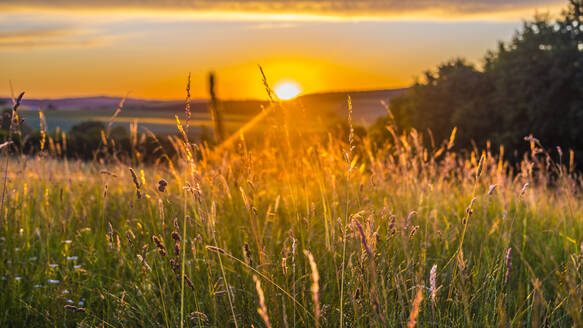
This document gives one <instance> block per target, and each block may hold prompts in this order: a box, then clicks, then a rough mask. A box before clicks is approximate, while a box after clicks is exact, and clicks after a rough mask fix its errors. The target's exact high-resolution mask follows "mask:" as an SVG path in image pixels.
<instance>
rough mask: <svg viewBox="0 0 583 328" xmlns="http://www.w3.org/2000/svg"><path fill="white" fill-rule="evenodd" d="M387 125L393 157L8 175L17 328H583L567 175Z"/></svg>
mask: <svg viewBox="0 0 583 328" xmlns="http://www.w3.org/2000/svg"><path fill="white" fill-rule="evenodd" d="M354 110H358V109H357V108H355V109H354ZM178 122H180V120H178ZM179 124H180V123H179ZM387 128H388V129H389V130H390V131H392V133H393V138H392V140H390V141H389V142H387V143H386V144H385V145H384V146H382V147H376V146H373V144H372V143H371V141H370V140H369V139H367V138H366V137H365V138H359V137H358V136H355V135H354V134H350V135H351V139H350V140H344V139H337V138H335V137H334V136H327V137H322V136H315V135H308V134H302V135H301V136H299V135H293V130H292V131H290V133H291V134H292V135H291V136H290V138H291V139H289V140H290V143H291V147H289V145H288V144H287V143H288V142H287V141H285V140H286V139H287V136H288V134H287V133H286V132H284V131H275V133H273V131H266V132H265V134H266V138H272V139H271V140H270V142H265V146H262V145H256V146H254V147H248V145H247V144H246V142H245V139H244V138H239V141H238V142H234V143H233V146H231V147H227V148H224V147H218V148H216V149H209V148H207V147H205V146H204V145H192V144H190V143H189V141H188V139H187V138H184V140H182V139H180V138H173V144H174V145H175V147H176V150H177V153H178V154H179V156H178V158H174V159H172V160H166V161H164V162H161V163H164V164H159V165H152V166H146V165H144V164H143V163H141V162H139V161H138V162H134V163H133V164H132V165H133V166H132V168H131V169H130V168H129V167H128V166H127V165H126V164H124V163H120V162H116V161H103V162H80V161H73V160H61V161H58V160H53V159H51V157H50V156H42V157H40V156H39V157H25V156H21V157H20V158H18V159H9V160H8V162H9V164H10V166H9V167H10V168H11V169H10V170H9V171H8V172H7V174H6V193H5V197H3V198H4V207H3V213H2V217H4V218H5V220H4V222H3V224H2V226H1V227H0V259H1V261H0V279H1V280H0V291H1V292H0V326H2V327H5V326H6V327H13V326H74V325H80V326H111V327H135V326H162V327H177V326H187V327H192V326H234V327H235V326H241V327H249V326H251V325H253V326H255V327H265V326H269V325H271V326H273V327H315V326H318V325H319V326H322V327H335V326H342V325H343V326H351V327H371V326H372V327H402V326H409V327H412V326H420V327H423V326H434V327H466V326H476V327H481V326H494V325H500V326H526V327H539V326H581V325H583V320H582V317H581V306H582V305H583V304H582V301H581V298H580V291H581V288H582V287H583V285H582V282H581V279H582V276H581V274H582V268H581V264H582V263H583V244H582V241H583V229H582V228H581V227H582V226H581V224H580V221H581V218H582V214H583V205H582V204H583V202H582V200H583V199H582V197H581V194H580V189H579V188H580V185H581V182H582V181H581V179H580V177H578V176H577V175H576V173H575V172H576V171H574V170H572V168H571V167H569V164H568V161H566V162H567V164H566V165H565V164H563V161H562V160H561V161H557V162H554V161H553V159H552V158H553V157H556V154H555V153H556V152H555V151H552V153H551V152H550V151H547V150H545V149H544V148H543V147H542V145H541V144H540V142H539V141H538V140H532V139H529V140H527V141H526V142H529V143H530V144H531V147H532V148H531V149H532V151H531V152H529V153H527V154H525V156H524V160H523V161H522V162H521V163H520V164H519V165H517V166H511V165H509V164H508V163H507V162H505V161H504V160H503V159H502V158H499V157H497V155H496V153H500V152H499V151H496V152H495V151H494V150H493V149H490V147H489V146H488V145H487V146H486V147H485V148H484V149H475V150H474V151H472V152H468V153H467V154H460V153H454V152H451V150H450V149H451V148H452V147H451V146H452V143H453V142H454V135H455V133H453V134H452V138H451V139H450V140H445V141H444V142H443V143H442V144H440V145H439V146H438V147H436V148H435V149H432V148H427V147H426V146H425V143H424V142H423V140H422V137H421V135H420V134H419V133H417V132H416V131H410V132H407V133H399V132H398V130H397V128H396V127H395V126H388V127H387ZM136 140H137V142H140V141H139V140H141V138H136ZM281 140H284V141H281ZM347 150H349V153H348V156H347ZM347 158H348V161H347ZM347 163H348V164H347ZM347 165H348V169H347ZM103 172H107V173H103ZM161 181H164V183H161ZM527 184H528V185H527ZM162 185H163V187H161V186H162ZM525 186H528V187H525ZM104 190H106V193H104ZM105 200H107V201H105ZM178 218H180V219H178ZM171 222H175V226H174V228H172V224H171ZM179 222H181V226H180V225H179V224H178V223H179ZM301 254H306V256H301ZM258 309H259V311H258Z"/></svg>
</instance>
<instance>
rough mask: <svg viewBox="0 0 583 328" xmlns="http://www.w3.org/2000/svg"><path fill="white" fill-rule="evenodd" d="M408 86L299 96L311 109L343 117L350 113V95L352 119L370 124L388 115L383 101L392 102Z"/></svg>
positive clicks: (306, 106)
mask: <svg viewBox="0 0 583 328" xmlns="http://www.w3.org/2000/svg"><path fill="white" fill-rule="evenodd" d="M406 90H407V88H399V89H384V90H368V91H339V92H325V93H313V94H308V95H304V96H300V97H298V98H297V100H298V101H301V103H302V105H303V106H304V107H305V108H306V109H307V110H308V111H310V109H312V108H317V112H318V113H323V114H327V113H329V114H332V113H334V114H337V115H339V116H342V117H346V116H347V115H348V105H347V98H348V96H350V97H351V99H352V119H353V121H354V122H355V123H357V124H360V123H364V124H370V123H373V122H374V121H375V120H376V119H377V118H379V117H381V116H385V115H387V110H386V108H385V107H384V106H383V104H382V103H381V101H384V102H386V103H387V104H390V100H391V98H394V97H396V96H398V95H400V94H402V93H403V92H405V91H406Z"/></svg>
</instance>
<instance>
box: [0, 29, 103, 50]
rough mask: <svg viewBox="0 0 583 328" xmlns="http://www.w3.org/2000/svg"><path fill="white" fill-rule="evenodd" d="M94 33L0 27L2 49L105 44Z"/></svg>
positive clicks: (77, 30)
mask: <svg viewBox="0 0 583 328" xmlns="http://www.w3.org/2000/svg"><path fill="white" fill-rule="evenodd" d="M105 41H106V39H105V38H104V37H101V36H98V35H95V34H94V31H91V30H85V29H81V28H75V27H71V26H69V27H64V26H43V27H27V28H20V29H19V28H10V27H8V28H7V27H6V26H0V49H25V48H47V47H91V46H98V45H101V44H103V43H105Z"/></svg>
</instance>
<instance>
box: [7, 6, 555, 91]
mask: <svg viewBox="0 0 583 328" xmlns="http://www.w3.org/2000/svg"><path fill="white" fill-rule="evenodd" d="M359 2H361V5H360V6H354V5H353V3H352V2H345V1H335V2H329V4H331V5H330V7H329V8H328V7H322V6H320V7H317V6H315V5H313V4H314V3H319V4H322V3H323V4H326V3H328V2H314V1H304V2H302V3H304V6H303V7H299V5H296V6H292V5H289V4H288V2H283V5H281V6H279V7H277V6H275V7H273V6H271V5H270V6H271V7H269V6H267V9H266V10H258V9H257V8H263V7H266V5H265V2H262V1H255V2H252V1H242V2H239V3H237V4H239V6H235V7H233V3H234V2H231V1H226V0H218V1H215V2H212V4H213V5H212V6H211V5H208V4H207V6H206V7H204V6H203V5H200V3H201V2H189V1H187V0H184V1H174V2H172V5H168V4H167V3H166V2H163V1H162V2H160V1H154V0H146V1H143V2H141V3H142V4H143V5H144V7H140V8H138V7H136V5H135V4H134V3H133V2H131V1H127V2H126V3H125V4H124V5H115V4H113V3H109V1H99V2H98V1H75V2H67V1H64V0H55V1H53V2H47V3H44V2H43V1H34V0H24V1H13V2H12V1H11V0H9V1H7V2H5V3H3V4H2V5H0V76H1V77H2V80H3V81H4V82H1V81H0V96H7V95H9V93H10V89H9V83H8V81H9V80H10V81H12V84H13V85H14V88H15V89H16V90H17V91H19V90H25V91H26V92H27V95H28V97H30V98H43V97H48V98H56V97H68V96H87V95H114V96H120V95H124V94H126V93H127V92H130V96H131V97H139V98H159V99H181V98H183V97H184V86H185V81H186V76H187V74H188V72H192V93H193V97H195V98H204V97H206V94H207V93H206V75H207V74H208V72H209V71H214V72H215V73H216V76H217V82H218V83H217V86H218V93H219V96H221V97H222V98H257V97H261V98H264V97H265V90H264V88H263V86H262V85H261V76H260V74H259V71H258V69H257V64H261V65H262V66H263V68H264V70H265V73H266V74H267V77H268V80H269V81H270V83H271V84H276V83H277V82H279V81H281V80H295V81H297V82H298V84H299V85H300V86H301V88H302V89H303V91H304V92H306V93H309V92H318V91H325V90H352V89H373V88H394V87H403V86H408V85H410V84H411V83H412V82H413V81H414V80H415V78H416V77H418V76H420V74H421V73H422V72H423V71H424V70H426V69H428V68H431V67H434V66H435V65H437V64H439V63H441V62H443V61H445V60H448V59H450V58H453V57H465V58H468V59H469V60H471V61H472V62H475V63H477V64H479V63H480V61H481V58H482V57H483V55H484V54H485V51H486V50H488V49H492V48H494V47H495V46H496V42H497V41H498V40H509V39H510V38H511V36H512V34H513V32H514V31H515V30H516V29H517V28H519V27H520V24H521V18H524V19H528V18H530V17H532V15H533V14H534V13H535V9H538V10H539V11H551V12H557V11H558V10H557V8H558V7H557V2H556V1H546V2H545V1H531V3H529V1H518V0H517V1H515V2H516V4H515V5H511V4H512V1H510V2H504V1H496V0H493V1H490V2H488V1H485V0H484V1H483V2H480V1H466V2H463V1H461V0H460V1H455V0H451V1H449V2H448V1H445V2H442V3H445V4H446V5H442V6H440V7H435V6H433V7H432V6H429V5H427V3H432V2H428V1H418V2H419V5H418V6H417V7H411V8H413V9H411V8H410V7H403V8H400V7H395V6H393V7H382V6H380V7H379V5H378V3H377V2H374V1H372V2H371V1H369V2H367V1H355V3H359ZM389 2H391V1H389ZM413 2H415V1H413ZM116 3H118V4H119V3H120V2H116ZM121 3H123V2H121ZM192 3H195V4H197V6H199V7H193V5H192ZM202 3H203V4H204V3H205V2H204V1H203V2H202ZM209 3H211V2H209ZM257 3H259V4H257ZM291 3H295V2H291ZM395 3H397V2H395ZM65 4H69V6H65ZM72 4H75V5H72ZM270 4H272V3H270ZM296 4H297V3H296ZM423 4H425V6H426V7H423ZM468 4H472V6H470V5H468ZM508 4H510V5H508ZM260 5H261V6H263V7H261V6H260ZM559 5H560V6H559V7H561V6H564V3H563V2H562V1H561V2H559ZM179 6H183V7H184V10H181V7H179ZM200 6H202V7H200ZM229 6H230V7H229ZM254 6H255V7H254ZM286 6H287V7H286ZM310 6H311V7H310ZM144 8H145V9H144ZM254 8H255V9H254ZM322 8H323V9H322ZM423 9H425V10H423ZM454 9H455V10H454ZM278 10H279V11H278Z"/></svg>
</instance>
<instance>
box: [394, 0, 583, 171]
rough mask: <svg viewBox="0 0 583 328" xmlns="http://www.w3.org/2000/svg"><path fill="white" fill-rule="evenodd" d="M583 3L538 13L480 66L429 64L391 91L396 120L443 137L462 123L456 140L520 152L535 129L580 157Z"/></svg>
mask: <svg viewBox="0 0 583 328" xmlns="http://www.w3.org/2000/svg"><path fill="white" fill-rule="evenodd" d="M582 10H583V0H570V1H569V4H568V7H567V9H566V10H564V11H563V12H562V14H561V15H560V17H559V18H558V19H555V20H552V19H551V18H550V16H549V15H548V14H547V15H540V14H539V15H536V16H535V17H534V19H533V20H531V21H526V22H524V23H523V25H522V28H521V29H520V30H518V31H516V33H515V35H514V37H513V38H512V40H511V41H509V42H499V44H498V47H497V49H495V50H491V51H489V52H488V53H487V54H486V55H485V57H484V61H483V65H482V67H481V68H477V67H476V66H475V65H472V64H470V63H468V62H467V61H466V60H464V59H454V60H451V61H448V62H446V63H443V64H441V65H439V66H438V67H437V68H436V69H435V70H433V71H427V72H426V73H425V74H424V76H423V78H422V80H420V81H418V82H416V83H415V84H414V85H413V86H412V87H411V88H410V89H409V90H408V91H407V92H405V93H404V94H403V95H401V96H399V97H396V98H394V99H391V110H392V114H393V115H394V120H395V122H396V123H397V125H398V126H399V127H401V128H402V129H405V130H407V129H411V128H415V129H417V130H418V131H420V132H423V133H425V134H426V135H428V138H427V139H430V138H433V139H434V140H438V141H441V140H444V139H446V138H447V137H448V136H449V134H450V133H451V131H452V128H453V127H457V130H458V134H457V137H456V144H457V147H458V148H471V147H473V146H474V145H478V146H480V147H483V146H484V145H485V143H486V141H488V140H489V141H491V142H492V143H494V144H497V145H503V146H505V147H506V149H510V150H514V151H516V152H517V154H521V153H522V152H521V150H523V149H524V148H525V147H527V146H528V145H527V144H526V143H525V142H524V140H523V139H524V137H525V136H528V135H531V134H532V135H534V136H535V137H536V138H538V139H540V140H541V142H542V143H543V144H544V145H546V146H548V147H550V146H552V147H555V146H558V147H561V148H562V149H565V150H566V149H572V150H574V152H575V157H576V158H577V159H578V161H579V162H581V160H582V159H583V20H582V18H583V13H582ZM383 120H384V121H386V120H387V118H384V119H383ZM429 131H431V132H429ZM557 152H560V149H558V150H557Z"/></svg>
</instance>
